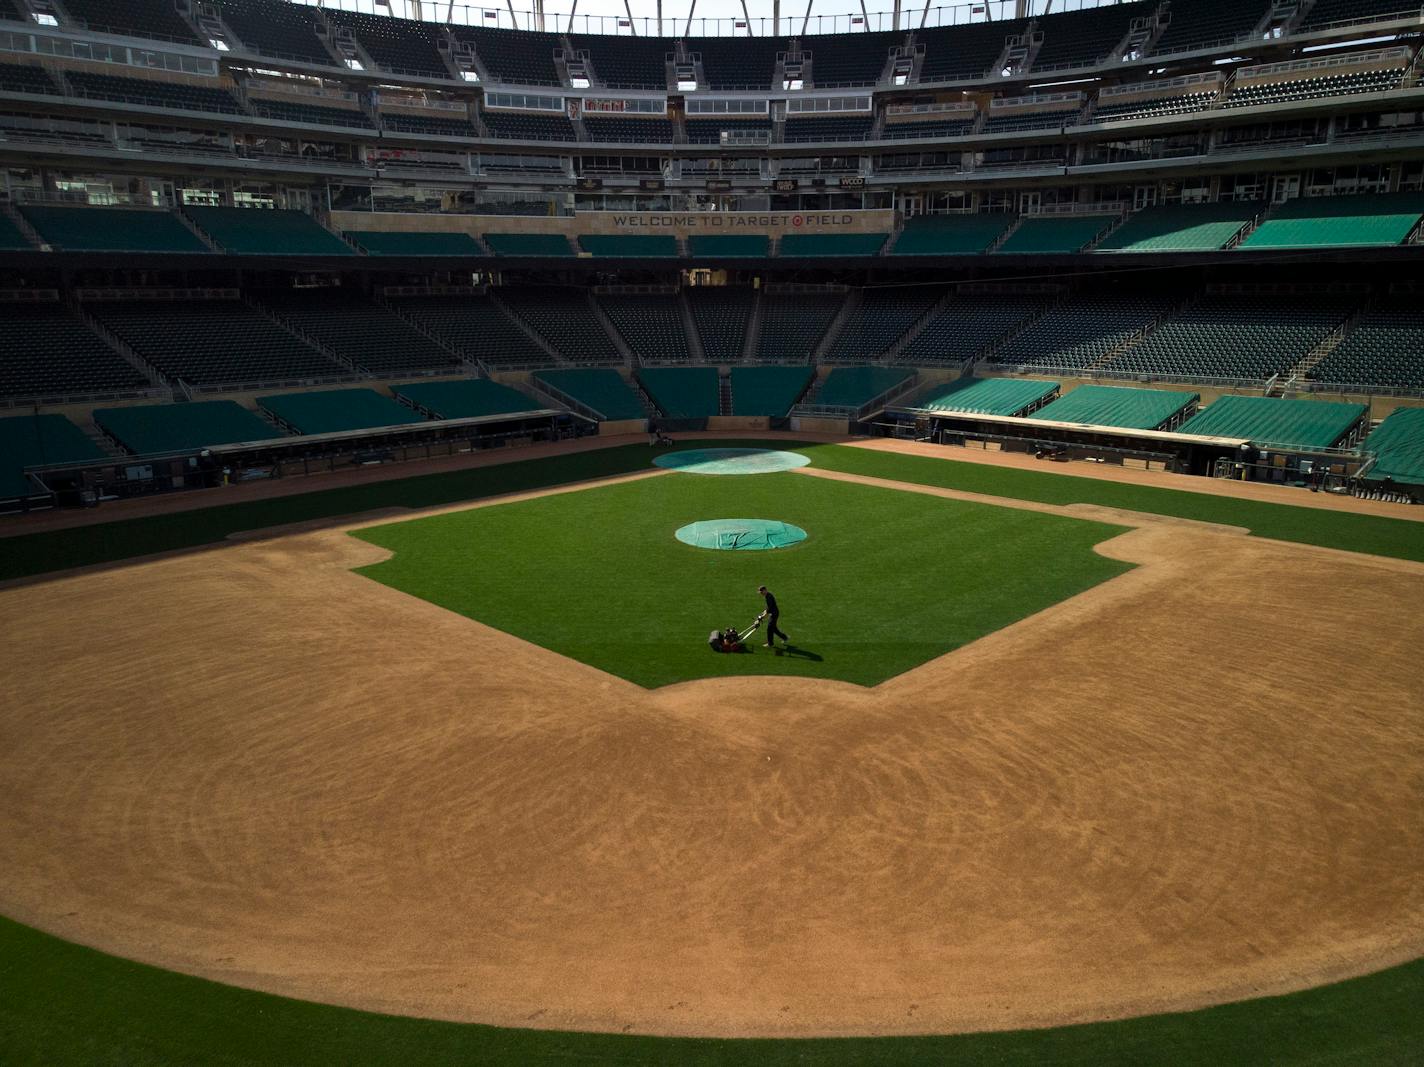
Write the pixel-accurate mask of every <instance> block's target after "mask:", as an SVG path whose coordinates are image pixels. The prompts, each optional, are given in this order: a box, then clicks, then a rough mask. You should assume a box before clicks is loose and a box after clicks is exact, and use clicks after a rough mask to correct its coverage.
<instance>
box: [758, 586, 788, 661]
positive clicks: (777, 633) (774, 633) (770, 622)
mask: <svg viewBox="0 0 1424 1067" xmlns="http://www.w3.org/2000/svg"><path fill="white" fill-rule="evenodd" d="M757 592H758V593H760V594H761V595H762V596H764V597H766V610H764V611H763V612H762V613H761V616H760V617H761V618H763V619H766V647H767V648H774V647H776V646H775V645H774V644H773V642H772V638H773V637H779V638H781V639H782V640H783V641H785V642H786V643H787V644H788V645H790V644H791V638H789V637H787V636H786V635H785V634H784V633H782V632H781V630H780V629H779V628H778V627H777V625H776V620H777V619H779V618H780V617H781V609H780V608H778V607H777V606H776V597H774V596H772V595H771V593H770V591H768V589H767V588H766V586H764V585H759V586H757Z"/></svg>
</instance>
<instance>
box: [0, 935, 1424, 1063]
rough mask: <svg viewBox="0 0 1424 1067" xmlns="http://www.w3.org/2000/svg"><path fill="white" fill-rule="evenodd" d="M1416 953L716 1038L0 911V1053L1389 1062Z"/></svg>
mask: <svg viewBox="0 0 1424 1067" xmlns="http://www.w3.org/2000/svg"><path fill="white" fill-rule="evenodd" d="M1421 1003H1424V960H1421V961H1416V962H1414V963H1409V964H1406V965H1404V966H1402V967H1395V968H1392V969H1390V970H1386V971H1381V972H1379V973H1377V974H1373V975H1369V976H1367V977H1364V978H1357V979H1353V980H1350V981H1346V982H1340V983H1337V984H1335V985H1331V986H1325V987H1322V988H1320V989H1313V990H1308V991H1306V992H1303V993H1293V994H1290V995H1288V996H1283V997H1270V998H1265V999H1261V1000H1253V1001H1244V1002H1241V1003H1236V1004H1227V1005H1223V1006H1221V1007H1216V1008H1208V1009H1205V1010H1202V1011H1196V1012H1187V1013H1182V1014H1173V1015H1154V1016H1147V1017H1144V1018H1139V1019H1127V1020H1122V1021H1119V1022H1111V1023H1094V1024H1091V1025H1086V1026H1069V1027H1060V1028H1056V1029H1050V1030H1020V1031H1014V1032H1010V1033H989V1034H963V1035H954V1036H943V1037H895V1038H841V1039H830V1038H826V1039H787V1040H752V1039H748V1040H725V1039H711V1038H656V1037H641V1036H636V1035H625V1034H576V1033H567V1032H561V1031H547V1030H513V1029H501V1028H497V1027H491V1026H478V1025H471V1024H461V1023H448V1022H438V1021H434V1020H427V1019H411V1018H404V1017H400V1016H391V1015H377V1014H373V1013H369V1012H359V1011H353V1010H351V1009H348V1008H337V1007H331V1006H329V1005H323V1004H313V1003H310V1002H307V1001H299V1000H289V999H287V998H284V997H276V996H272V995H270V994H266V993H256V992H252V991H250V990H245V989H238V988H236V987H234V986H226V985H221V984H219V983H216V982H209V981H205V980H203V979H201V978H192V977H189V976H187V975H182V974H176V973H174V972H172V971H164V970H160V969H159V968H156V967H148V966H145V965H143V964H139V963H134V962H131V961H129V960H124V959H120V958H118V957H115V956H110V955H107V954H105V953H102V952H96V951H95V950H93V949H89V948H84V947H82V946H80V945H74V944H71V943H69V942H67V941H62V940H60V939H59V938H55V937H51V936H49V935H48V934H43V933H40V932H39V931H37V930H32V929H30V928H28V927H25V926H22V925H20V924H19V923H15V922H12V921H10V920H8V919H0V1063H4V1064H6V1065H7V1067H30V1065H33V1067H71V1065H72V1067H91V1065H95V1064H114V1065H118V1064H123V1065H125V1067H172V1065H182V1067H189V1065H197V1064H231V1065H238V1064H240V1065H267V1064H271V1065H284V1067H285V1065H292V1064H302V1065H304V1067H316V1065H325V1064H332V1065H338V1064H339V1065H342V1067H365V1065H371V1067H377V1065H389V1064H401V1065H402V1067H445V1065H451V1067H454V1065H461V1067H466V1065H469V1064H476V1063H478V1064H567V1063H580V1064H619V1065H643V1064H678V1065H680V1067H737V1065H742V1064H746V1065H763V1064H764V1065H770V1067H777V1065H783V1064H785V1065H792V1064H795V1065H800V1067H806V1065H810V1067H823V1065H831V1064H876V1065H880V1067H896V1065H906V1067H910V1065H923V1064H927V1063H976V1064H978V1063H983V1064H996V1065H1001V1067H1015V1065H1025V1067H1027V1065H1035V1067H1036V1065H1041V1064H1059V1065H1069V1064H1081V1065H1085V1067H1086V1065H1094V1067H1098V1065H1115V1064H1123V1065H1128V1064H1131V1065H1137V1064H1144V1063H1150V1064H1184V1065H1185V1064H1199V1063H1211V1064H1217V1065H1222V1067H1231V1065H1236V1064H1240V1065H1243V1067H1245V1065H1252V1067H1254V1065H1256V1064H1261V1063H1273V1064H1308V1065H1336V1064H1338V1065H1342V1067H1343V1065H1356V1064H1366V1063H1367V1064H1370V1065H1371V1067H1390V1065H1394V1064H1400V1065H1403V1064H1413V1063H1417V1062H1418V1059H1417V1056H1418V1051H1419V1049H1420V1048H1421V1047H1424V1012H1420V1011H1419V1010H1418V1008H1419V1005H1420V1004H1421Z"/></svg>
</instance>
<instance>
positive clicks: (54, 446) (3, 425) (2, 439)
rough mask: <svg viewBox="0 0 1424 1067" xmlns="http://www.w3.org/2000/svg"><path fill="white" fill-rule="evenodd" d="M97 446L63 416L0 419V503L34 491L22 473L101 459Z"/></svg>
mask: <svg viewBox="0 0 1424 1067" xmlns="http://www.w3.org/2000/svg"><path fill="white" fill-rule="evenodd" d="M103 458H104V453H103V452H102V451H101V450H100V449H99V446H98V445H96V444H94V442H93V441H91V440H89V438H88V437H86V436H85V434H84V431H83V430H81V429H80V428H79V427H78V426H75V425H74V423H72V422H70V421H69V420H68V419H66V418H65V417H64V416H63V415H17V416H15V417H13V418H8V419H0V500H10V499H13V498H15V497H21V496H30V495H32V494H33V493H34V492H35V491H36V490H35V487H34V485H33V484H32V483H31V482H30V481H29V479H27V478H25V476H24V474H23V473H22V472H23V470H24V468H26V467H37V466H44V465H46V464H50V463H83V462H85V461H87V460H91V459H103Z"/></svg>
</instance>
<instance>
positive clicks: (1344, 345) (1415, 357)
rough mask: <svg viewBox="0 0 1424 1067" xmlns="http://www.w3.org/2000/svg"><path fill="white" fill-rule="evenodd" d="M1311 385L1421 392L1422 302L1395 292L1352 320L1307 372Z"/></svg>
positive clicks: (1423, 386) (1423, 384) (1423, 378)
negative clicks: (1347, 329) (1331, 348)
mask: <svg viewBox="0 0 1424 1067" xmlns="http://www.w3.org/2000/svg"><path fill="white" fill-rule="evenodd" d="M1310 378H1311V380H1312V381H1316V382H1322V383H1338V384H1341V385H1348V386H1365V387H1367V388H1371V389H1391V390H1398V391H1400V392H1410V393H1417V392H1424V299H1421V296H1420V295H1419V294H1417V293H1413V294H1400V295H1399V296H1396V297H1393V298H1391V299H1389V300H1386V301H1384V302H1382V303H1380V304H1379V305H1377V306H1375V307H1372V308H1370V309H1369V310H1368V311H1366V312H1365V313H1364V314H1363V315H1361V316H1360V317H1359V318H1358V319H1356V320H1355V323H1354V325H1353V327H1352V328H1351V330H1350V332H1349V333H1348V334H1347V335H1346V336H1345V339H1344V340H1343V341H1341V342H1340V344H1339V345H1337V346H1336V347H1335V348H1334V349H1333V350H1332V351H1331V352H1330V354H1329V355H1327V356H1326V357H1325V358H1324V359H1322V360H1321V361H1320V362H1319V363H1317V364H1316V365H1315V366H1314V367H1313V368H1312V369H1311V371H1310Z"/></svg>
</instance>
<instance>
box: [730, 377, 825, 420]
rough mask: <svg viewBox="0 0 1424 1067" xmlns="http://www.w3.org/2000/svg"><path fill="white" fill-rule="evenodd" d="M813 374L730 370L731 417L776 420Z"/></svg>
mask: <svg viewBox="0 0 1424 1067" xmlns="http://www.w3.org/2000/svg"><path fill="white" fill-rule="evenodd" d="M815 373H816V370H815V368H814V367H812V366H810V365H809V364H803V365H801V366H796V367H733V368H732V414H733V415H769V416H771V417H773V418H780V417H781V416H783V415H785V414H786V413H787V412H788V411H790V410H791V405H792V404H794V403H796V399H797V397H799V396H800V395H801V394H802V393H803V392H804V391H805V389H806V386H807V384H808V383H809V382H810V381H811V376H812V375H813V374H815Z"/></svg>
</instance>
